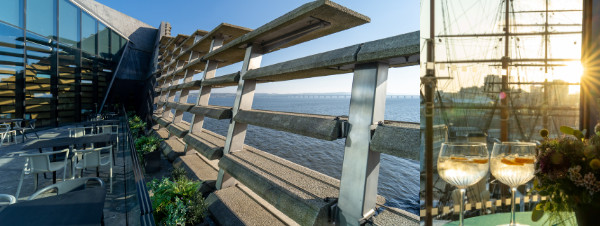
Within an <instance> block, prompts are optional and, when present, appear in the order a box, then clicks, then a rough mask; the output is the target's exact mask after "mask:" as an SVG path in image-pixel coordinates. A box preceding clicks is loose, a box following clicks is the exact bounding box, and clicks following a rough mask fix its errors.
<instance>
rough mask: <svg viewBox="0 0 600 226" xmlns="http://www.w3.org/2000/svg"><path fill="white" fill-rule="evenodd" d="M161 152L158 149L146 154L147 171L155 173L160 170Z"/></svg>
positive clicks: (145, 166) (145, 167)
mask: <svg viewBox="0 0 600 226" xmlns="http://www.w3.org/2000/svg"><path fill="white" fill-rule="evenodd" d="M160 154H161V153H160V151H158V150H155V151H153V152H150V153H148V154H144V169H145V170H146V173H154V172H157V171H159V170H160Z"/></svg>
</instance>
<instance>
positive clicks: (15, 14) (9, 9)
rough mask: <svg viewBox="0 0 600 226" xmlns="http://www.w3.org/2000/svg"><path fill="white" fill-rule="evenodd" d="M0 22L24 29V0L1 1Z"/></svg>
mask: <svg viewBox="0 0 600 226" xmlns="http://www.w3.org/2000/svg"><path fill="white" fill-rule="evenodd" d="M0 20H3V21H4V22H7V23H11V24H13V25H16V26H19V27H23V0H2V1H0Z"/></svg>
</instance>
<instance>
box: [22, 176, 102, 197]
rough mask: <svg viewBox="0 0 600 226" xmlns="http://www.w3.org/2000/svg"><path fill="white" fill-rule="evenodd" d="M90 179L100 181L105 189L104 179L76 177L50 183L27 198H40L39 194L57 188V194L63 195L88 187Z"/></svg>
mask: <svg viewBox="0 0 600 226" xmlns="http://www.w3.org/2000/svg"><path fill="white" fill-rule="evenodd" d="M90 181H96V182H98V183H99V184H100V187H101V188H103V189H104V187H105V186H104V181H102V180H101V179H100V178H97V177H84V178H78V179H74V180H67V181H62V182H60V183H56V184H53V185H50V186H48V187H45V188H42V190H39V191H37V192H36V193H33V195H31V196H29V199H27V200H34V199H36V198H38V196H40V195H41V194H44V193H46V192H49V191H52V190H56V195H62V194H64V193H67V192H71V191H75V190H82V189H86V188H87V186H88V182H90Z"/></svg>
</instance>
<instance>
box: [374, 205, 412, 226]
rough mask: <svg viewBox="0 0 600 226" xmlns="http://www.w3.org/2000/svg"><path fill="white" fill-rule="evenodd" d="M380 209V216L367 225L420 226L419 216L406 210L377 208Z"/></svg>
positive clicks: (385, 207)
mask: <svg viewBox="0 0 600 226" xmlns="http://www.w3.org/2000/svg"><path fill="white" fill-rule="evenodd" d="M377 207H378V209H382V210H381V211H382V212H380V213H379V214H377V215H376V216H374V217H373V218H372V219H371V223H368V224H366V225H377V226H393V225H409V226H410V225H413V226H417V225H419V220H420V218H419V216H417V215H416V214H413V213H409V212H407V211H405V210H401V209H397V208H393V207H387V206H380V205H378V206H377Z"/></svg>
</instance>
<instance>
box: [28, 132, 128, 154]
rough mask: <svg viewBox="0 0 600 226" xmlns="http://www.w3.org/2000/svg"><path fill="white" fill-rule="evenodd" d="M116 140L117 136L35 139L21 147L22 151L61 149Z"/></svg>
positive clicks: (101, 135)
mask: <svg viewBox="0 0 600 226" xmlns="http://www.w3.org/2000/svg"><path fill="white" fill-rule="evenodd" d="M116 139H117V134H99V135H89V136H82V137H59V138H53V139H37V140H32V141H30V142H28V143H26V144H25V145H24V146H23V148H22V149H23V150H25V149H38V148H50V147H61V146H70V145H72V144H74V145H79V144H90V143H100V142H109V141H113V140H116Z"/></svg>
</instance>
